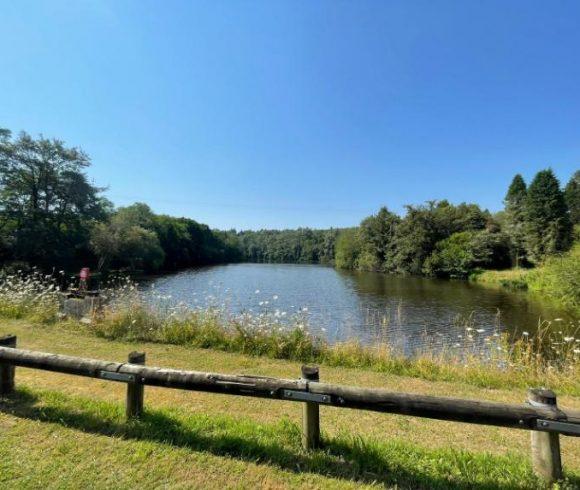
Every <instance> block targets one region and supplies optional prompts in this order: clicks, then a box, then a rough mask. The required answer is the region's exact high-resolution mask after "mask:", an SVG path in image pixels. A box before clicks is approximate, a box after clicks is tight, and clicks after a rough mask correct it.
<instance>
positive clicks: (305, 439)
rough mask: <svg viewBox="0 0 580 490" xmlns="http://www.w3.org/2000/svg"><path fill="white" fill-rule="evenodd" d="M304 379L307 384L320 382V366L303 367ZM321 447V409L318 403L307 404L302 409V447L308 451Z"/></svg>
mask: <svg viewBox="0 0 580 490" xmlns="http://www.w3.org/2000/svg"><path fill="white" fill-rule="evenodd" d="M301 374H302V379H303V380H305V381H306V382H311V381H319V380H320V370H319V368H318V366H302V370H301ZM319 446H320V408H319V405H318V403H314V402H305V403H304V404H303V407H302V447H303V448H304V449H306V450H310V449H316V448H317V447H319Z"/></svg>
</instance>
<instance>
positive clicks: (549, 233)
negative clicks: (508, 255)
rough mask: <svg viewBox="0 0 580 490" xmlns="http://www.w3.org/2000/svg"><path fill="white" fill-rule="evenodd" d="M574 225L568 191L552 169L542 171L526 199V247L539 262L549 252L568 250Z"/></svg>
mask: <svg viewBox="0 0 580 490" xmlns="http://www.w3.org/2000/svg"><path fill="white" fill-rule="evenodd" d="M571 240H572V226H571V222H570V217H569V213H568V207H567V206H566V201H565V199H564V193H563V192H562V190H561V189H560V183H559V182H558V179H557V178H556V176H555V175H554V172H552V170H551V169H548V170H542V171H541V172H538V173H537V174H536V176H535V177H534V180H533V181H532V183H531V184H530V187H529V189H528V194H527V198H526V246H527V250H528V256H529V257H530V259H531V260H532V261H533V262H535V263H538V262H540V261H542V260H543V259H544V258H545V257H546V256H547V255H550V254H554V253H557V252H561V251H564V250H566V249H567V248H568V247H569V246H570V244H571Z"/></svg>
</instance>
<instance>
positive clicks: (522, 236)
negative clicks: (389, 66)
mask: <svg viewBox="0 0 580 490" xmlns="http://www.w3.org/2000/svg"><path fill="white" fill-rule="evenodd" d="M527 194H528V192H527V188H526V183H525V181H524V179H523V177H522V176H521V175H520V174H517V175H516V176H515V177H514V178H513V180H512V183H511V184H510V186H509V189H508V191H507V194H506V196H505V199H504V204H505V231H506V234H507V235H508V237H509V240H510V245H511V249H512V262H513V264H514V265H515V266H516V267H519V266H520V265H521V264H522V262H523V261H524V259H525V256H526V230H525V224H526V198H527Z"/></svg>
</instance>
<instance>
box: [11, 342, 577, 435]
mask: <svg viewBox="0 0 580 490" xmlns="http://www.w3.org/2000/svg"><path fill="white" fill-rule="evenodd" d="M0 363H6V364H12V365H14V366H21V367H28V368H34V369H42V370H46V371H54V372H59V373H67V374H75V375H79V376H88V377H94V378H104V376H103V373H109V374H111V373H112V374H114V375H115V376H119V375H125V377H126V375H130V377H131V378H132V380H133V377H134V379H135V380H137V381H138V382H140V383H141V384H143V385H146V386H161V387H166V388H176V389H183V390H194V391H205V392H210V393H222V394H230V395H239V396H252V397H261V398H270V399H284V400H288V401H300V402H303V400H301V399H300V398H299V397H298V398H297V397H296V396H295V394H294V393H295V392H302V393H310V394H317V395H322V396H320V397H319V401H318V402H315V403H322V404H326V405H333V406H337V407H344V408H354V409H359V410H371V411H375V412H385V413H397V414H405V415H412V416H416V417H427V418H433V419H441V420H451V421H456V422H467V423H473V424H481V425H497V426H502V427H513V428H518V429H528V430H530V429H532V430H535V429H536V420H537V419H546V420H566V414H565V413H564V412H563V411H562V410H560V409H558V408H557V407H556V408H545V407H535V406H531V405H510V404H502V403H492V402H484V401H478V400H463V399H456V398H444V397H435V396H425V395H417V394H405V393H393V392H389V391H386V390H380V389H370V388H358V387H353V386H341V385H333V384H327V383H319V382H315V381H306V380H303V379H300V380H289V379H278V378H268V377H261V376H247V375H242V376H239V375H228V374H217V373H205V372H197V371H180V370H175V369H164V368H154V367H146V366H139V365H136V364H126V363H118V362H107V361H99V360H95V359H85V358H80V357H72V356H64V355H57V354H47V353H43V352H34V351H28V350H23V349H15V348H6V347H0ZM293 392H294V393H293Z"/></svg>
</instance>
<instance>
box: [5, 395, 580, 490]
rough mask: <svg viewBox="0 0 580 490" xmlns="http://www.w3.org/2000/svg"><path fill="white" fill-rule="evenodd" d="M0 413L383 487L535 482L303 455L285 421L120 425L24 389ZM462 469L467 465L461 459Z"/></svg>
mask: <svg viewBox="0 0 580 490" xmlns="http://www.w3.org/2000/svg"><path fill="white" fill-rule="evenodd" d="M55 400H56V401H55ZM0 411H2V412H4V413H7V414H10V415H13V416H16V417H19V418H26V419H31V420H39V421H44V422H51V423H56V424H60V425H62V426H64V427H67V428H71V429H76V430H81V431H84V432H87V433H93V434H99V435H111V436H112V435H114V436H117V437H123V438H126V439H135V440H146V441H153V442H157V443H161V444H164V445H170V446H175V447H183V448H188V449H193V450H199V451H204V452H209V453H211V454H214V455H219V456H230V457H234V458H237V459H241V460H244V461H248V462H252V463H258V464H268V465H274V466H276V467H278V468H281V469H284V470H289V471H293V472H310V473H316V474H320V475H324V476H327V477H334V478H340V479H344V480H349V481H354V482H359V483H374V484H382V485H384V486H386V487H392V486H397V488H413V489H415V488H424V489H443V488H470V489H477V490H484V489H497V488H523V487H526V488H529V486H530V484H531V485H533V486H535V485H534V483H536V484H537V482H536V481H535V480H534V479H533V478H531V479H528V480H526V481H521V480H517V478H516V479H515V480H514V481H512V482H510V481H503V482H501V483H500V482H498V479H497V476H498V475H497V473H495V474H492V473H493V472H491V473H490V474H487V473H486V471H485V469H483V470H482V469H481V468H480V469H479V470H480V471H479V472H478V471H477V469H475V470H474V468H471V471H467V473H468V474H471V475H472V478H470V477H469V476H466V475H464V474H463V472H462V471H461V465H462V464H463V463H465V461H463V462H462V461H459V460H458V461H455V462H453V461H451V462H446V464H444V465H443V466H444V468H443V469H442V470H441V473H442V474H441V475H440V476H437V475H434V474H433V473H436V471H433V467H434V466H437V465H438V464H439V462H440V460H441V458H444V455H443V454H441V453H438V454H437V458H438V459H437V461H435V462H434V461H433V459H434V456H433V455H432V454H429V451H428V450H421V449H414V448H413V449H409V447H410V446H403V445H401V448H397V447H396V444H395V446H394V447H393V448H390V449H389V450H390V451H391V453H390V454H389V450H387V451H385V450H384V448H380V447H377V446H375V445H373V444H372V443H365V442H363V440H362V439H352V438H340V437H339V438H337V439H329V440H325V441H324V449H322V450H319V451H314V452H311V453H306V452H304V451H302V450H301V448H300V446H299V441H300V432H299V429H298V427H296V426H295V425H294V424H291V423H286V424H279V425H276V426H266V425H259V424H254V423H252V422H249V423H248V422H237V421H235V420H232V419H228V418H225V417H217V416H216V417H210V416H205V415H199V414H197V415H192V416H190V417H187V418H184V417H182V416H180V415H177V414H176V415H175V416H174V415H173V414H172V413H164V412H161V411H149V412H147V413H145V414H144V415H143V417H142V418H141V419H140V420H133V421H130V422H127V423H126V422H124V421H122V414H121V412H120V409H119V407H118V406H114V405H112V404H110V403H105V402H94V401H88V400H79V399H77V398H72V397H68V396H66V395H62V394H58V395H56V394H53V393H49V392H46V393H42V392H39V393H38V394H37V393H33V392H31V391H29V390H26V389H24V390H18V391H17V392H16V393H15V394H14V395H11V396H10V397H6V398H3V399H0ZM236 432H240V433H241V435H237V434H236ZM398 449H400V452H401V454H402V456H401V455H400V454H399V450H398ZM392 451H395V452H392ZM450 454H451V455H453V454H458V453H451V452H450ZM460 459H461V458H460ZM467 459H469V458H467ZM494 463H496V464H497V465H501V464H502V463H503V460H500V459H499V458H498V461H497V462H494V461H490V460H488V461H487V464H488V465H493V464H494ZM466 464H467V465H469V461H467V463H466ZM454 465H456V466H454ZM428 467H431V471H430V472H428V471H426V470H425V468H428ZM490 467H491V466H490ZM474 473H477V475H475V474H474ZM458 474H459V475H460V476H458ZM448 476H449V478H448ZM473 476H476V478H473ZM528 478H529V477H528ZM476 480H477V481H476ZM570 483H571V484H572V487H573V488H574V487H575V484H580V478H574V480H573V481H571V482H570Z"/></svg>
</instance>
